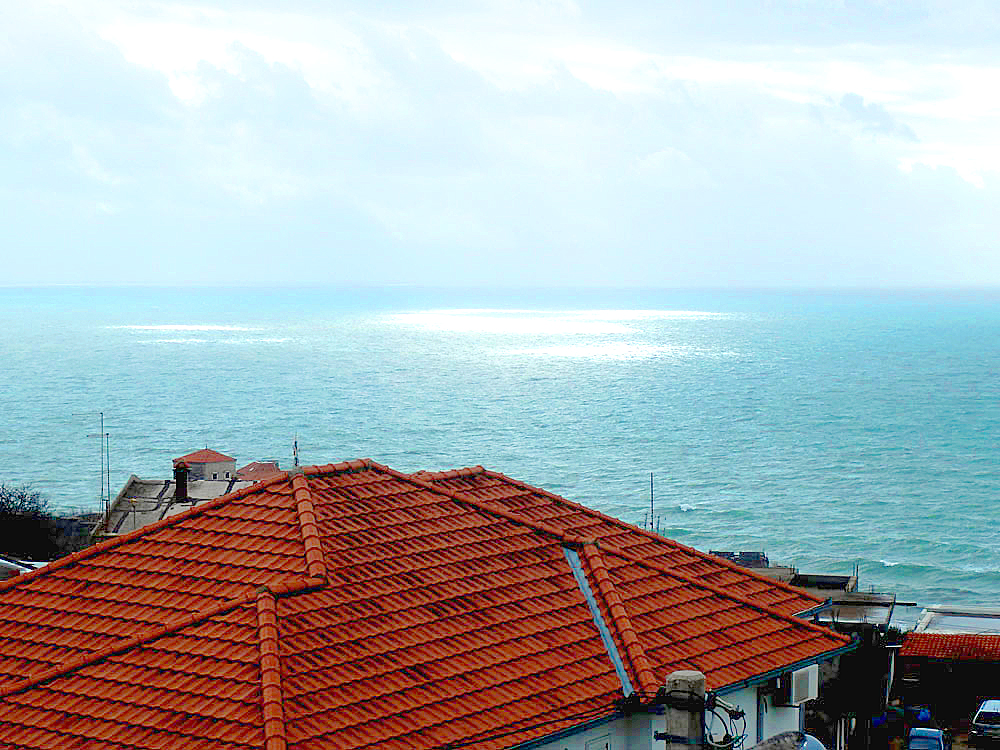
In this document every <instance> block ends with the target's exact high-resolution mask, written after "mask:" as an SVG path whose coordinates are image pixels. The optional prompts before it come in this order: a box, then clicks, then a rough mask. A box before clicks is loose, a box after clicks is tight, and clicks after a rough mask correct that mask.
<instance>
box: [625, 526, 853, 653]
mask: <svg viewBox="0 0 1000 750" xmlns="http://www.w3.org/2000/svg"><path fill="white" fill-rule="evenodd" d="M606 549H607V552H608V554H610V555H617V556H618V557H621V558H623V559H625V560H628V561H630V562H633V563H637V564H639V565H643V566H645V567H647V568H651V569H652V570H656V571H658V572H660V573H665V574H666V575H668V576H671V577H672V578H677V579H679V580H681V581H684V582H685V583H687V584H690V585H692V586H697V587H699V588H703V589H707V590H708V591H711V592H712V593H714V594H718V595H719V596H722V597H725V598H726V599H732V600H733V601H736V602H739V603H740V604H743V605H745V606H747V607H751V608H752V609H756V610H759V611H760V612H763V613H764V614H766V615H769V616H770V617H777V618H778V619H781V620H785V621H787V622H792V623H794V624H796V625H805V626H806V627H808V628H809V629H810V630H815V631H816V632H818V633H822V634H823V635H827V636H832V637H834V638H838V639H841V640H843V641H845V642H848V643H849V642H850V641H851V639H850V638H848V637H847V636H846V635H841V634H840V633H836V632H834V631H833V630H830V629H829V628H826V627H824V626H822V625H817V624H816V623H814V622H811V621H809V620H807V619H805V618H803V617H797V616H796V615H788V614H785V613H784V612H781V611H780V610H777V609H775V608H774V607H771V606H769V605H767V604H760V603H758V602H755V601H752V600H751V599H748V598H746V597H745V596H741V595H740V594H736V593H734V592H732V591H729V590H727V589H724V588H723V587H721V586H716V585H715V584H714V583H709V582H708V581H703V580H701V579H699V578H695V577H694V576H692V575H689V574H687V573H682V572H681V571H679V570H674V569H673V568H671V567H670V566H668V565H664V564H663V563H658V562H654V561H653V560H646V559H645V558H642V557H639V556H638V555H634V554H632V553H631V552H626V551H625V550H622V549H619V548H618V547H615V546H614V545H610V544H609V545H607V547H606Z"/></svg>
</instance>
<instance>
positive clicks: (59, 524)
mask: <svg viewBox="0 0 1000 750" xmlns="http://www.w3.org/2000/svg"><path fill="white" fill-rule="evenodd" d="M63 521H64V519H60V518H58V517H56V516H53V515H52V514H51V513H49V504H48V501H46V499H45V498H44V497H42V494H41V493H40V492H38V491H36V490H33V489H31V487H30V486H28V485H20V486H16V487H14V486H10V485H7V484H2V483H0V553H3V554H8V555H13V556H14V557H22V558H27V559H29V560H53V559H55V558H57V557H61V556H62V555H65V554H67V553H68V552H72V551H73V549H74V548H79V547H80V546H81V543H80V541H79V540H77V539H71V538H67V535H66V533H65V526H66V524H65V523H63Z"/></svg>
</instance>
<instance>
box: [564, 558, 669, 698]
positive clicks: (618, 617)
mask: <svg viewBox="0 0 1000 750" xmlns="http://www.w3.org/2000/svg"><path fill="white" fill-rule="evenodd" d="M582 546H583V554H584V557H586V559H587V567H589V568H590V572H591V573H593V575H594V579H595V581H596V582H597V589H598V591H600V592H601V598H602V599H604V603H605V605H606V606H607V608H608V613H609V614H610V615H611V621H612V623H613V624H614V626H615V630H616V631H618V637H619V638H621V641H622V644H623V645H624V646H625V653H627V654H628V659H629V661H630V662H631V663H632V668H633V669H634V670H635V676H636V678H637V682H638V692H639V693H640V694H643V695H651V694H653V693H655V692H656V690H657V688H658V687H659V686H658V685H657V684H656V675H654V674H653V668H652V666H651V665H650V663H649V659H648V658H647V657H646V652H645V651H644V650H643V648H642V644H641V643H640V642H639V636H638V635H637V634H636V632H635V628H634V627H633V626H632V620H631V618H629V615H628V611H627V610H626V609H625V605H624V603H623V602H622V599H621V596H619V594H618V590H617V589H616V588H615V584H614V582H613V581H612V580H611V576H609V575H608V566H607V565H606V564H605V562H604V556H603V554H602V553H601V548H600V545H598V544H597V543H596V542H594V541H588V542H584V544H583V545H582Z"/></svg>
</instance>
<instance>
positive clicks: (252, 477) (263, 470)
mask: <svg viewBox="0 0 1000 750" xmlns="http://www.w3.org/2000/svg"><path fill="white" fill-rule="evenodd" d="M280 473H281V469H280V468H278V464H277V462H275V461H251V462H250V463H248V464H247V465H246V466H244V467H243V468H241V469H238V470H237V471H236V478H237V479H246V480H249V481H251V482H259V481H260V480H261V479H267V478H268V477H273V476H274V475H275V474H280Z"/></svg>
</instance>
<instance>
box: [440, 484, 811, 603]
mask: <svg viewBox="0 0 1000 750" xmlns="http://www.w3.org/2000/svg"><path fill="white" fill-rule="evenodd" d="M458 471H463V470H462V469H459V470H458ZM481 473H482V474H483V476H487V477H491V478H493V479H499V480H502V481H504V482H507V483H508V484H512V485H514V486H516V487H520V488H521V489H522V490H525V491H527V492H537V493H538V494H539V495H542V496H544V497H547V498H548V499H550V500H553V501H555V502H558V503H559V504H561V505H566V506H569V507H572V508H576V509H578V510H582V511H584V512H586V513H588V514H591V515H596V516H600V517H601V518H603V519H604V520H605V521H608V522H610V523H613V524H614V525H615V526H618V527H619V528H624V529H628V530H629V531H632V532H636V533H639V534H642V535H643V536H645V537H649V538H650V539H653V540H655V541H657V542H659V543H660V544H667V545H669V546H671V547H675V548H676V549H681V550H684V551H685V552H690V553H692V554H694V555H697V556H699V557H703V556H704V555H705V553H704V552H702V551H701V550H697V549H695V548H694V547H689V546H688V545H686V544H681V543H680V542H678V541H677V540H676V539H670V538H669V537H665V536H660V535H659V534H655V533H653V532H652V531H648V530H647V529H643V528H640V527H638V526H633V525H632V524H630V523H628V522H626V521H623V520H621V519H620V518H615V517H614V516H609V515H607V514H605V513H601V512H600V511H599V510H594V509H593V508H588V507H587V506H586V505H580V503H574V502H573V501H572V500H567V499H566V498H565V497H563V496H562V495H557V494H556V493H554V492H549V491H548V490H546V489H542V488H541V487H535V486H534V485H530V484H528V483H527V482H523V481H521V480H520V479H515V478H513V477H509V476H507V475H506V474H502V473H501V472H499V471H491V470H490V469H483V471H482V472H481ZM602 544H607V542H602ZM611 546H612V547H613V546H614V545H611ZM709 554H710V553H709ZM711 557H712V561H713V562H717V563H718V564H719V565H721V566H723V567H726V568H730V569H732V570H736V571H739V572H740V573H742V574H744V575H746V576H749V577H750V578H756V579H758V580H760V581H764V582H766V583H768V584H769V585H771V586H776V587H778V588H781V589H784V590H785V591H791V592H794V593H795V594H796V595H798V596H800V597H803V598H807V599H815V600H816V603H817V604H819V603H821V602H822V599H819V598H818V597H815V596H813V595H812V594H810V593H809V592H807V591H803V590H802V589H798V588H796V587H794V586H792V585H791V584H788V583H785V582H784V581H779V580H776V579H773V578H768V577H767V576H764V575H761V574H760V573H757V572H755V571H754V569H753V568H744V567H743V566H742V565H739V564H737V563H734V562H733V561H732V560H727V559H726V558H724V557H719V556H718V555H711Z"/></svg>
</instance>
